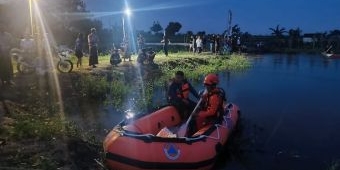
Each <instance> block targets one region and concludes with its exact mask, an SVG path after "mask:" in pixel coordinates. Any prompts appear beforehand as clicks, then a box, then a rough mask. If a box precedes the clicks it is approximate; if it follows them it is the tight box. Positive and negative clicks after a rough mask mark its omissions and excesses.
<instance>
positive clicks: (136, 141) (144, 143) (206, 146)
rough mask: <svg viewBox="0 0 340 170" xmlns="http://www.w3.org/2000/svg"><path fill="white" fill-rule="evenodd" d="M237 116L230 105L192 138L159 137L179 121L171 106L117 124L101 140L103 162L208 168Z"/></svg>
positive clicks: (121, 168) (136, 169)
mask: <svg viewBox="0 0 340 170" xmlns="http://www.w3.org/2000/svg"><path fill="white" fill-rule="evenodd" d="M238 117H239V108H238V107H237V106H236V105H234V104H228V105H226V106H225V112H224V114H223V115H222V116H220V119H219V120H217V121H216V122H215V123H214V124H211V125H209V126H205V127H203V128H202V129H200V130H199V131H197V132H196V133H195V134H194V135H193V136H192V137H163V136H157V133H158V132H159V131H160V130H162V129H163V128H164V127H171V126H174V125H176V124H180V122H181V120H180V117H179V114H178V113H177V110H176V109H175V108H174V107H173V106H167V107H164V108H162V109H160V110H158V111H156V112H153V113H151V114H148V115H145V116H142V117H140V118H137V119H136V120H133V121H132V122H128V120H125V121H123V122H122V123H120V124H119V125H117V126H116V127H115V128H114V129H113V130H112V131H111V132H110V133H109V134H108V135H107V137H106V138H105V140H104V151H105V162H106V165H107V166H108V168H110V169H115V170H140V169H202V170H205V169H211V168H212V167H213V165H214V163H215V160H216V157H217V155H218V154H219V153H220V152H221V151H222V148H223V146H224V145H225V143H226V142H227V140H228V137H229V135H230V133H231V132H232V129H233V128H234V127H235V125H236V122H237V120H238Z"/></svg>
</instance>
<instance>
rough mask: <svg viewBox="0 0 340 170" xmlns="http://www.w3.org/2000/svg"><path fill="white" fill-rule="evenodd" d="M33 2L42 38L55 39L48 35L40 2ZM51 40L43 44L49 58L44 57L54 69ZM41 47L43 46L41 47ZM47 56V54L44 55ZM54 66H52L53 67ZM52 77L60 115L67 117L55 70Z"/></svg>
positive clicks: (50, 79) (51, 80)
mask: <svg viewBox="0 0 340 170" xmlns="http://www.w3.org/2000/svg"><path fill="white" fill-rule="evenodd" d="M32 3H33V8H34V12H35V14H36V18H37V19H38V21H37V25H38V26H39V27H40V29H41V31H40V34H41V35H42V36H43V37H42V38H43V39H44V40H52V41H54V39H53V35H49V36H48V35H47V34H46V33H47V32H50V31H49V30H47V29H46V28H47V27H46V25H45V23H46V22H44V18H43V15H42V14H41V10H40V8H39V5H38V2H36V1H32ZM49 42H50V41H45V42H43V43H45V44H42V45H43V46H44V47H45V50H46V54H47V58H43V59H44V60H46V62H47V63H46V65H48V67H49V68H48V69H53V66H55V64H54V61H53V53H52V49H51V45H50V43H49ZM39 48H41V47H39ZM43 56H45V55H43ZM51 67H52V68H51ZM51 73H52V75H53V76H52V77H50V76H49V80H48V81H49V82H52V85H54V88H55V89H54V90H55V91H56V93H57V100H58V103H59V110H60V111H59V114H60V115H59V116H60V118H61V119H62V120H64V119H65V114H64V104H63V101H62V97H61V90H60V84H59V79H58V76H57V73H56V72H55V71H54V70H53V71H52V72H51Z"/></svg>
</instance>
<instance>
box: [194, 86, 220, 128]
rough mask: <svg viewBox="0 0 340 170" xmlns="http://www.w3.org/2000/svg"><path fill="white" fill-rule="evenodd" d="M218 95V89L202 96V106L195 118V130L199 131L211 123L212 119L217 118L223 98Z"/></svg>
mask: <svg viewBox="0 0 340 170" xmlns="http://www.w3.org/2000/svg"><path fill="white" fill-rule="evenodd" d="M220 93H221V92H220V89H218V88H215V89H213V90H212V91H211V92H208V93H205V94H203V103H204V105H203V108H202V110H201V111H200V112H199V113H198V115H197V117H196V128H197V129H201V128H202V127H203V126H205V125H207V124H209V123H211V119H212V118H216V117H218V114H219V111H220V110H221V108H222V105H223V97H222V96H221V95H220Z"/></svg>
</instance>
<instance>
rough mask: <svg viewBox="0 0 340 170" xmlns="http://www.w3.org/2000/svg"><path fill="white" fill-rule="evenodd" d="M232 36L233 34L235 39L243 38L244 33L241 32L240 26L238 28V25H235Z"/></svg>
mask: <svg viewBox="0 0 340 170" xmlns="http://www.w3.org/2000/svg"><path fill="white" fill-rule="evenodd" d="M231 34H232V37H234V38H236V37H240V36H241V34H242V32H241V28H240V26H238V24H236V25H234V26H233V27H232V28H231Z"/></svg>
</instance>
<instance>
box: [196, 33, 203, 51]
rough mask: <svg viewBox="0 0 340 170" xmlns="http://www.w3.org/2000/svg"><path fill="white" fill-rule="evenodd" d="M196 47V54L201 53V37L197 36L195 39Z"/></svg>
mask: <svg viewBox="0 0 340 170" xmlns="http://www.w3.org/2000/svg"><path fill="white" fill-rule="evenodd" d="M196 46H197V53H201V52H202V48H203V41H202V39H201V36H198V37H197V39H196Z"/></svg>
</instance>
